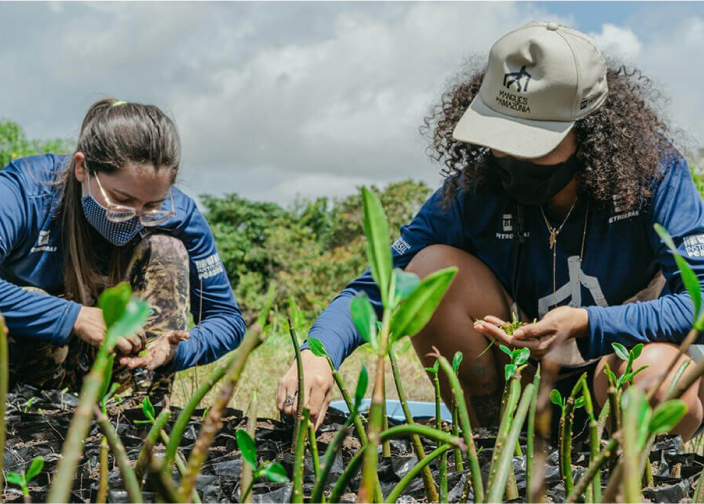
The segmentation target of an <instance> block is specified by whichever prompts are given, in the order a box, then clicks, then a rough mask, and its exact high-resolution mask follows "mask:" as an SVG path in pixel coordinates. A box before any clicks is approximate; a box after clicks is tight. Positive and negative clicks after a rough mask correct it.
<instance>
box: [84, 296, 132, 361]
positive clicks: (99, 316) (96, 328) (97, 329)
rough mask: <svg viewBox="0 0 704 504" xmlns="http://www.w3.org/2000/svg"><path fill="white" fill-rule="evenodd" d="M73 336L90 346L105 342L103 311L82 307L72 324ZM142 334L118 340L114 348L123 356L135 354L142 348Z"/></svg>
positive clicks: (97, 345) (105, 331)
mask: <svg viewBox="0 0 704 504" xmlns="http://www.w3.org/2000/svg"><path fill="white" fill-rule="evenodd" d="M73 334H75V335H76V336H78V337H79V338H80V339H82V340H83V341H85V342H86V343H88V344H89V345H91V346H94V347H99V346H100V345H102V344H103V341H105V336H106V334H107V327H106V326H105V319H104V318H103V310H101V309H100V308H93V307H90V306H82V307H81V311H80V312H78V318H77V319H76V322H75V323H74V324H73ZM144 342H145V338H144V334H142V333H138V334H134V335H132V336H130V337H129V338H122V337H120V338H118V340H117V344H116V345H115V346H116V348H117V349H118V350H119V351H120V352H121V353H123V354H125V355H129V354H136V353H137V352H139V351H140V350H141V349H142V347H143V346H144Z"/></svg>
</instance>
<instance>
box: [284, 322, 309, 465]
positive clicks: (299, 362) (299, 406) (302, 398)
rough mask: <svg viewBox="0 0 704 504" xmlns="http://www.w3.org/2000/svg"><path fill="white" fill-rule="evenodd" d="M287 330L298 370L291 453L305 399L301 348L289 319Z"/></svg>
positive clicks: (295, 444) (299, 429)
mask: <svg viewBox="0 0 704 504" xmlns="http://www.w3.org/2000/svg"><path fill="white" fill-rule="evenodd" d="M288 328H289V330H288V332H289V334H290V335H291V343H292V344H293V350H294V352H295V354H296V369H297V371H298V389H297V394H296V403H297V404H296V418H295V419H294V424H293V442H292V443H291V453H293V452H294V450H295V449H296V446H297V445H298V436H300V435H301V419H302V416H303V405H304V404H305V403H306V400H305V383H304V377H303V360H302V359H301V349H300V347H299V346H298V336H296V329H295V328H294V327H293V325H291V319H290V318H289V319H288Z"/></svg>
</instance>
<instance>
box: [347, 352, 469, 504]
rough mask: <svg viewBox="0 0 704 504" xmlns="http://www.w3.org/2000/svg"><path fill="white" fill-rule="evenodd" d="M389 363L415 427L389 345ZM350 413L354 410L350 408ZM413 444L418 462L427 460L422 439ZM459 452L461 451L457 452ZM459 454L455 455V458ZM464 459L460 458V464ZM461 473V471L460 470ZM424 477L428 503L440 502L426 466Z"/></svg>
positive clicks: (413, 438)
mask: <svg viewBox="0 0 704 504" xmlns="http://www.w3.org/2000/svg"><path fill="white" fill-rule="evenodd" d="M389 361H390V362H391V371H392V372H393V376H394V383H395V384H396V392H397V393H398V400H399V402H400V403H401V408H402V409H403V416H404V417H405V418H406V423H407V424H408V425H413V424H414V423H415V422H414V421H413V416H412V415H411V410H410V409H409V408H408V403H407V400H406V390H405V389H404V388H403V382H402V381H401V375H400V373H399V371H398V363H397V362H396V354H395V353H394V351H393V348H392V345H389ZM350 411H352V409H351V408H350ZM458 433H459V428H457V429H456V430H455V432H454V434H455V435H456V436H457V435H458ZM411 442H412V444H413V451H415V452H416V458H417V459H418V462H420V461H421V460H423V459H424V458H425V450H424V449H423V443H421V441H420V437H419V436H417V435H414V436H411ZM457 451H459V450H457ZM456 456H457V454H455V457H456ZM461 461H462V457H460V462H461ZM458 470H459V471H461V469H458ZM422 471H423V472H422V473H421V474H422V477H423V484H424V485H425V495H426V497H427V498H428V502H438V499H439V496H438V492H437V490H436V489H435V481H434V480H433V474H432V473H431V472H430V467H428V466H427V465H426V466H424V468H423V470H422Z"/></svg>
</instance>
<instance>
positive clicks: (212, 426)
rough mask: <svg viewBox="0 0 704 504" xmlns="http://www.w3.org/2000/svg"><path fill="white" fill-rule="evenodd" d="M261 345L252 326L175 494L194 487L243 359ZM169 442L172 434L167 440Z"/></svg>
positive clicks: (185, 494) (186, 492) (186, 493)
mask: <svg viewBox="0 0 704 504" xmlns="http://www.w3.org/2000/svg"><path fill="white" fill-rule="evenodd" d="M261 343H262V333H261V326H260V325H259V324H255V325H254V326H253V327H252V328H251V329H250V330H249V331H247V335H246V336H245V338H244V341H242V344H241V345H240V347H239V349H238V350H237V354H236V355H237V358H235V359H234V360H233V361H232V364H231V365H230V368H229V369H228V370H227V374H226V375H225V379H224V382H223V384H222V387H220V390H219V391H218V397H217V399H216V400H215V403H214V404H213V405H212V406H211V407H210V410H209V412H208V416H207V417H206V419H205V421H204V422H203V426H202V427H201V430H200V434H199V435H198V439H197V440H196V443H195V445H194V446H193V451H191V455H190V457H189V458H188V467H187V470H186V474H185V475H184V477H183V481H182V482H181V487H180V488H179V492H180V493H181V495H182V496H183V497H184V498H187V497H188V496H189V495H191V493H192V492H193V488H194V487H195V484H196V478H197V477H198V474H199V473H200V470H201V467H202V465H203V462H205V459H206V457H207V455H208V450H209V449H210V446H211V445H212V443H213V440H214V439H215V435H216V434H217V433H218V432H219V431H220V429H221V428H222V415H223V413H224V412H225V408H226V407H227V405H228V403H229V402H230V400H231V399H232V396H233V394H234V393H235V389H236V388H237V384H238V382H239V379H240V376H241V375H242V370H243V369H244V366H245V364H246V362H247V358H248V357H249V355H250V354H251V353H252V351H253V350H254V349H255V348H257V346H259V345H260V344H261ZM171 439H172V441H173V439H174V438H173V434H172V437H171Z"/></svg>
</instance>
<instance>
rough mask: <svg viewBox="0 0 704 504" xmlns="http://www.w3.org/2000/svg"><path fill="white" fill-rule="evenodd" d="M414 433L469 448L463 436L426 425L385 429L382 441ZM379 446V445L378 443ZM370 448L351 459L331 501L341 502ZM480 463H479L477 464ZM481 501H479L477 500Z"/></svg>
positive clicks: (336, 485) (367, 447)
mask: <svg viewBox="0 0 704 504" xmlns="http://www.w3.org/2000/svg"><path fill="white" fill-rule="evenodd" d="M414 434H417V435H419V436H423V437H427V438H428V439H432V440H434V441H436V442H437V443H444V444H447V445H449V446H450V447H458V448H460V449H461V450H462V451H464V450H466V449H467V445H466V444H465V442H463V440H462V439H461V438H457V437H454V436H452V435H450V434H448V433H446V432H440V431H438V430H437V429H432V428H430V427H425V426H424V425H397V426H396V427H391V428H390V429H389V430H386V431H383V432H382V433H381V435H380V438H381V441H384V440H386V439H396V438H400V437H409V436H412V435H414ZM377 446H378V445H377ZM367 450H369V445H367V446H365V447H363V448H361V449H360V450H359V451H358V452H357V453H356V454H355V455H354V457H352V460H350V462H349V464H347V467H346V468H345V470H344V471H343V473H342V475H341V476H340V477H339V478H338V480H337V483H336V484H335V487H334V488H333V491H332V493H331V494H330V499H329V502H339V500H340V496H341V495H342V494H343V493H344V491H345V489H346V488H347V485H348V483H349V481H350V480H351V479H352V478H353V477H354V475H355V474H356V472H357V469H358V468H359V465H360V464H361V463H362V461H363V460H364V456H365V455H364V454H365V453H366V451H367ZM477 465H478V464H477ZM475 502H479V501H475Z"/></svg>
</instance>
